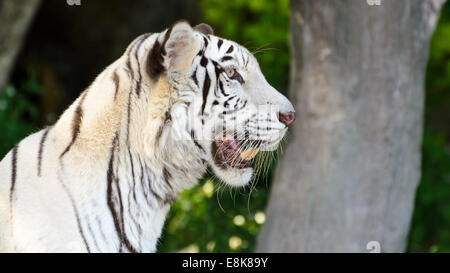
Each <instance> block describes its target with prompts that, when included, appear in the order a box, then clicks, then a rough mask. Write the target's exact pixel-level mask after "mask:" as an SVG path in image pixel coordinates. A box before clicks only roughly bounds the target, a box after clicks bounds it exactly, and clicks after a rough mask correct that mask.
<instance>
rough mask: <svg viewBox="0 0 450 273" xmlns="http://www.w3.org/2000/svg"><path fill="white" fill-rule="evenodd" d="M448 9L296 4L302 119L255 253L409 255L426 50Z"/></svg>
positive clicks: (398, 3)
mask: <svg viewBox="0 0 450 273" xmlns="http://www.w3.org/2000/svg"><path fill="white" fill-rule="evenodd" d="M368 2H369V3H370V2H376V1H368ZM443 2H444V1H443V0H430V1H423V0H390V1H387V0H382V1H381V5H379V6H376V5H373V6H371V5H369V4H368V3H367V1H363V0H340V1H329V0H314V1H312V0H311V1H307V0H305V1H298V0H292V1H291V33H292V53H293V54H292V66H291V68H292V71H291V85H290V97H291V99H292V101H293V102H294V104H295V108H296V111H297V117H298V118H297V120H296V122H295V124H294V128H293V130H292V132H291V133H292V135H291V137H292V141H291V142H290V143H289V144H288V146H287V148H286V149H285V154H284V157H283V158H282V159H281V161H280V164H279V167H278V169H277V172H276V175H275V180H274V184H273V186H272V189H271V196H270V201H269V204H268V208H267V222H266V224H265V225H264V226H263V228H262V230H261V232H260V235H259V246H258V251H263V252H367V249H366V247H367V243H368V242H370V241H377V242H379V243H380V246H381V251H383V252H402V251H404V250H405V244H406V237H407V234H408V229H409V223H410V217H411V213H412V210H413V201H414V196H415V191H416V186H417V184H418V182H419V179H420V165H421V164H420V162H421V154H420V151H421V149H420V148H421V140H422V127H423V125H422V123H423V105H424V75H425V67H426V63H427V55H428V44H429V40H430V36H431V35H432V32H433V29H434V26H435V23H436V21H437V19H438V16H439V11H440V8H441V5H442V4H443Z"/></svg>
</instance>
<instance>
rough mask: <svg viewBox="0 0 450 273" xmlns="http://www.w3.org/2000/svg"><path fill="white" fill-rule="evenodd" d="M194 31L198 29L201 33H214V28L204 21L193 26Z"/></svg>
mask: <svg viewBox="0 0 450 273" xmlns="http://www.w3.org/2000/svg"><path fill="white" fill-rule="evenodd" d="M194 30H195V31H198V32H200V33H203V34H205V35H214V30H213V29H212V27H211V26H210V25H208V24H205V23H201V24H198V25H196V26H195V27H194Z"/></svg>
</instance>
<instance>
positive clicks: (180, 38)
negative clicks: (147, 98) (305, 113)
mask: <svg viewBox="0 0 450 273" xmlns="http://www.w3.org/2000/svg"><path fill="white" fill-rule="evenodd" d="M159 43H160V44H161V48H163V52H162V55H163V58H164V63H165V64H166V66H167V78H168V82H169V85H171V86H172V88H173V89H174V90H176V91H175V92H176V99H175V102H174V103H173V105H172V106H171V115H172V120H174V124H175V126H177V127H178V129H179V130H184V131H185V132H187V134H188V135H189V137H190V138H191V140H190V141H191V142H193V143H194V145H195V146H196V147H197V148H198V149H199V151H200V152H201V153H202V154H203V156H204V160H205V162H207V163H208V165H210V166H211V168H212V169H213V171H214V173H215V174H216V175H217V176H218V177H219V178H220V179H221V180H223V181H224V182H225V183H227V184H228V185H232V186H242V185H245V184H247V183H248V182H249V181H250V179H251V177H252V175H253V169H252V165H251V160H252V158H253V157H255V156H256V154H257V153H258V152H259V151H272V150H274V149H276V148H277V146H278V145H279V143H280V141H281V139H282V138H283V136H284V135H285V133H286V131H287V127H288V126H289V125H290V124H291V123H292V122H293V121H294V118H295V111H294V108H293V106H292V104H291V103H290V102H289V100H288V99H287V98H286V97H285V96H283V95H282V94H280V93H279V92H278V91H277V90H275V88H273V87H272V86H271V85H270V84H269V83H268V82H267V81H266V79H265V77H264V75H263V74H262V72H261V69H260V67H259V65H258V62H257V60H256V58H255V57H254V56H253V55H252V54H251V53H250V52H249V51H248V50H247V49H246V48H244V47H243V46H241V45H239V44H237V43H235V42H233V41H229V40H226V39H223V38H220V37H217V36H214V35H213V34H212V29H211V27H209V26H208V25H206V24H201V25H198V26H196V27H194V28H192V27H191V26H190V25H189V24H188V23H187V22H185V21H181V22H177V23H175V24H174V25H173V26H172V27H171V28H169V29H168V30H166V31H165V32H163V33H161V38H160V42H159ZM180 121H182V122H180ZM177 122H178V123H177Z"/></svg>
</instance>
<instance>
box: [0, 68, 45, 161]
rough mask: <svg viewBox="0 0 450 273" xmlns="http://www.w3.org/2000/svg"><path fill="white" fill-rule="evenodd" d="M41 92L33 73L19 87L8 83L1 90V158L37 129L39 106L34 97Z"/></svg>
mask: <svg viewBox="0 0 450 273" xmlns="http://www.w3.org/2000/svg"><path fill="white" fill-rule="evenodd" d="M40 94H41V87H40V85H39V84H38V82H37V80H36V77H35V76H34V75H31V76H30V77H29V78H28V79H26V80H25V81H23V82H22V83H21V84H20V85H19V87H18V88H16V87H14V86H13V85H7V86H6V87H5V88H4V90H2V91H0V159H1V158H3V156H4V155H6V153H7V152H8V151H9V150H10V149H11V148H12V147H13V146H14V145H15V144H16V143H17V142H19V141H20V140H21V139H22V138H24V137H26V136H27V135H29V134H30V133H32V132H33V131H34V130H36V127H35V125H34V124H35V122H34V121H36V119H37V117H38V108H37V104H36V102H35V101H34V99H37V98H38V96H39V95H40Z"/></svg>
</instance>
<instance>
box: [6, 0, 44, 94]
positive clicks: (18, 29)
mask: <svg viewBox="0 0 450 273" xmlns="http://www.w3.org/2000/svg"><path fill="white" fill-rule="evenodd" d="M39 2H40V0H21V1H17V0H0V91H1V90H2V89H3V86H4V85H5V84H6V83H7V81H8V78H9V74H10V71H11V69H12V67H13V65H14V61H15V58H16V56H17V53H18V52H19V49H20V47H21V45H22V41H23V39H24V37H25V33H26V31H27V29H28V26H29V24H30V22H31V19H32V18H33V15H34V13H35V11H36V9H37V7H38V5H39Z"/></svg>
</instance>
